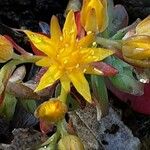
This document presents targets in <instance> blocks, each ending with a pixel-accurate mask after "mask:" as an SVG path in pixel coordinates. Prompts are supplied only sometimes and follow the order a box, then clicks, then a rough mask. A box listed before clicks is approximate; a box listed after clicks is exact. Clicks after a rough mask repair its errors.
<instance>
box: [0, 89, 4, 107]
mask: <svg viewBox="0 0 150 150" xmlns="http://www.w3.org/2000/svg"><path fill="white" fill-rule="evenodd" d="M4 97H5V91H3V92H2V94H1V95H0V106H1V104H2V102H3V100H4Z"/></svg>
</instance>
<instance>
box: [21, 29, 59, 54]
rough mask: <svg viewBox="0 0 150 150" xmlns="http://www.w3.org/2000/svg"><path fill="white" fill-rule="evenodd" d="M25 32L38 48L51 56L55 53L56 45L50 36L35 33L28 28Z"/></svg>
mask: <svg viewBox="0 0 150 150" xmlns="http://www.w3.org/2000/svg"><path fill="white" fill-rule="evenodd" d="M24 32H25V33H26V34H27V36H28V38H29V39H30V40H31V42H32V43H33V44H34V46H35V47H36V48H37V49H38V50H40V51H42V52H43V53H45V54H47V55H48V56H50V57H51V56H54V55H55V53H56V50H55V45H53V43H52V42H51V39H50V38H48V37H47V36H45V35H42V34H39V33H34V32H31V31H28V30H24Z"/></svg>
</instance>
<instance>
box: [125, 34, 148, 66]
mask: <svg viewBox="0 0 150 150" xmlns="http://www.w3.org/2000/svg"><path fill="white" fill-rule="evenodd" d="M122 42H123V43H122V54H123V57H124V59H125V60H126V61H127V62H129V63H131V64H133V65H135V66H138V67H145V68H149V67H150V60H149V58H150V36H133V37H131V38H128V39H127V40H124V41H122Z"/></svg>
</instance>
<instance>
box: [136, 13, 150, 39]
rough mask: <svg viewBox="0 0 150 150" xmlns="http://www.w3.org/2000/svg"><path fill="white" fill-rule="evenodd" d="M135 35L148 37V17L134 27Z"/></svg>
mask: <svg viewBox="0 0 150 150" xmlns="http://www.w3.org/2000/svg"><path fill="white" fill-rule="evenodd" d="M136 34H137V35H149V36H150V16H148V17H146V18H145V19H144V20H142V21H141V22H140V23H139V24H138V25H137V26H136Z"/></svg>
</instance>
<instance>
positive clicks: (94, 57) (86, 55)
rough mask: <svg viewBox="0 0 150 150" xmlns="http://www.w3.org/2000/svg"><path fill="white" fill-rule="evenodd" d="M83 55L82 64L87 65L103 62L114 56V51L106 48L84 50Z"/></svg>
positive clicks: (82, 50)
mask: <svg viewBox="0 0 150 150" xmlns="http://www.w3.org/2000/svg"><path fill="white" fill-rule="evenodd" d="M81 53H82V54H83V56H82V62H83V63H85V64H86V63H91V62H96V61H101V60H103V59H105V58H106V57H108V56H110V55H112V54H114V52H113V51H111V50H108V49H104V48H84V49H81Z"/></svg>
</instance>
